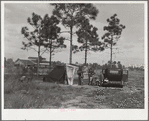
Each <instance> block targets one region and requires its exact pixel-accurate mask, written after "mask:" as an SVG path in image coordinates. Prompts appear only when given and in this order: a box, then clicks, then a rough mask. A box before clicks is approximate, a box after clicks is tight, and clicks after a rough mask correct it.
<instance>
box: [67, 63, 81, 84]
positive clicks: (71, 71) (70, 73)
mask: <svg viewBox="0 0 149 121" xmlns="http://www.w3.org/2000/svg"><path fill="white" fill-rule="evenodd" d="M78 69H79V66H78V65H75V64H66V72H67V79H68V84H69V85H74V84H78V74H77V71H78Z"/></svg>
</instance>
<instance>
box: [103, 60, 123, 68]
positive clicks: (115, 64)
mask: <svg viewBox="0 0 149 121" xmlns="http://www.w3.org/2000/svg"><path fill="white" fill-rule="evenodd" d="M103 68H120V69H122V68H123V67H122V64H121V62H120V61H118V62H116V61H114V62H111V61H108V63H107V64H105V65H104V66H103Z"/></svg>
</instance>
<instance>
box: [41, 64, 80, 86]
mask: <svg viewBox="0 0 149 121" xmlns="http://www.w3.org/2000/svg"><path fill="white" fill-rule="evenodd" d="M78 69H79V67H78V66H77V65H74V64H71V65H70V64H66V66H64V65H59V66H56V67H55V68H54V69H53V70H52V71H51V72H50V73H49V74H48V75H47V76H45V77H44V78H43V81H47V82H57V83H61V84H68V85H73V84H78V74H77V70H78Z"/></svg>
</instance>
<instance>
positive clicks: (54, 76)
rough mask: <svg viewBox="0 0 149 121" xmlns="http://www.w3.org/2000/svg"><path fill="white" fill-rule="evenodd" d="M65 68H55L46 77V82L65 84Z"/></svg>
mask: <svg viewBox="0 0 149 121" xmlns="http://www.w3.org/2000/svg"><path fill="white" fill-rule="evenodd" d="M66 79H67V78H66V68H65V66H56V67H55V68H54V69H53V70H52V71H51V72H50V73H49V74H48V75H47V81H54V82H58V83H65V81H66Z"/></svg>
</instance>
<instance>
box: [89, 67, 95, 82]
mask: <svg viewBox="0 0 149 121" xmlns="http://www.w3.org/2000/svg"><path fill="white" fill-rule="evenodd" d="M94 74H95V73H94V70H93V68H92V67H91V68H90V69H89V72H88V77H89V83H88V85H90V84H91V85H92V77H93V75H94Z"/></svg>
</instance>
